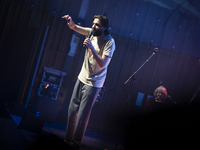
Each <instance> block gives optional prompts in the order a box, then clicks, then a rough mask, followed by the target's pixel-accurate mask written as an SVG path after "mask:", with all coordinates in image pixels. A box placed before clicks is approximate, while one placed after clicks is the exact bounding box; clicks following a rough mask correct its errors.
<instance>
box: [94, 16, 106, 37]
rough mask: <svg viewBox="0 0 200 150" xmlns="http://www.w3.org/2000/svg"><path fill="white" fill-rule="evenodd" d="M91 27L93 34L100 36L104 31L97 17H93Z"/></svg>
mask: <svg viewBox="0 0 200 150" xmlns="http://www.w3.org/2000/svg"><path fill="white" fill-rule="evenodd" d="M92 29H93V30H94V33H93V35H94V36H101V35H102V34H103V32H104V30H103V27H102V24H101V21H100V20H99V19H97V18H95V19H94V21H93V23H92Z"/></svg>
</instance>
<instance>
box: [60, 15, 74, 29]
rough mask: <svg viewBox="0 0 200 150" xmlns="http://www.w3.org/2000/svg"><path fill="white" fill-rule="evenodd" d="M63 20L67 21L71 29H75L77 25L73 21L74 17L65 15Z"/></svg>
mask: <svg viewBox="0 0 200 150" xmlns="http://www.w3.org/2000/svg"><path fill="white" fill-rule="evenodd" d="M62 18H63V19H65V20H67V24H68V26H69V28H70V29H74V27H75V23H74V22H73V21H72V17H70V16H69V15H64V16H63V17H62Z"/></svg>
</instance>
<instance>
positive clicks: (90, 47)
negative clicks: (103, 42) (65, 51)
mask: <svg viewBox="0 0 200 150" xmlns="http://www.w3.org/2000/svg"><path fill="white" fill-rule="evenodd" d="M83 45H86V46H87V47H88V48H89V49H91V50H93V49H94V47H93V45H92V43H91V41H90V39H89V38H86V39H85V40H84V42H83Z"/></svg>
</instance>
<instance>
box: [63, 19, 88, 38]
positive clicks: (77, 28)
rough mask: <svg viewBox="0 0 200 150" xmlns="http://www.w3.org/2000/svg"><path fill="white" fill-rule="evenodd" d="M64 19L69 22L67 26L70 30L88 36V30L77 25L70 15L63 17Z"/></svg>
mask: <svg viewBox="0 0 200 150" xmlns="http://www.w3.org/2000/svg"><path fill="white" fill-rule="evenodd" d="M62 18H64V19H65V20H67V24H68V26H69V28H70V29H72V30H74V31H76V32H78V33H80V34H82V35H85V36H88V34H89V33H88V30H86V29H85V28H84V27H81V26H79V25H77V24H75V23H74V21H73V20H72V18H71V17H70V16H69V15H65V16H63V17H62Z"/></svg>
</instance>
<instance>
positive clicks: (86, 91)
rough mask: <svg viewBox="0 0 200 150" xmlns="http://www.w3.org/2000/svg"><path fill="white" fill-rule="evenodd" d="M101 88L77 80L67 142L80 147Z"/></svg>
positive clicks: (70, 109)
mask: <svg viewBox="0 0 200 150" xmlns="http://www.w3.org/2000/svg"><path fill="white" fill-rule="evenodd" d="M99 91H100V88H95V87H91V86H88V85H85V84H83V83H82V82H81V81H79V80H77V81H76V84H75V86H74V91H73V94H72V97H71V101H70V104H69V108H68V123H67V130H66V136H65V141H66V142H68V143H71V145H72V146H76V147H79V146H80V144H81V141H82V139H83V136H84V134H85V131H86V128H87V124H88V121H89V118H90V113H91V110H92V107H93V105H94V103H95V101H96V99H97V96H98V94H99Z"/></svg>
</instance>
